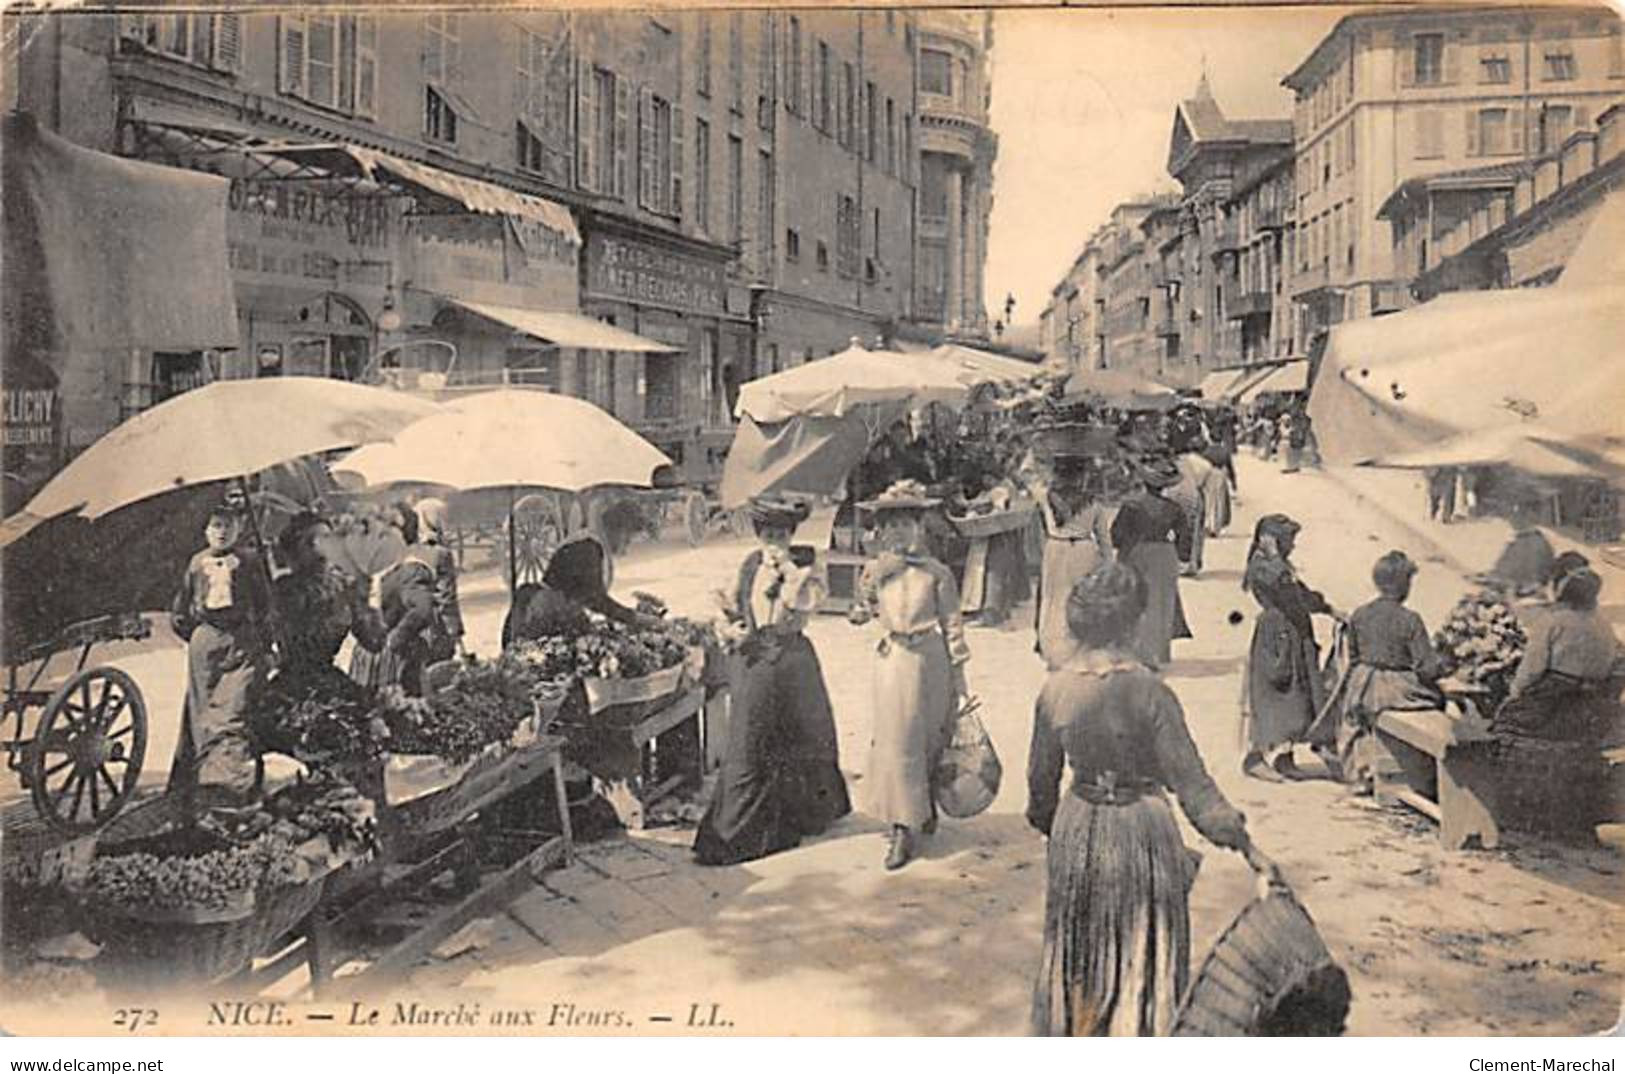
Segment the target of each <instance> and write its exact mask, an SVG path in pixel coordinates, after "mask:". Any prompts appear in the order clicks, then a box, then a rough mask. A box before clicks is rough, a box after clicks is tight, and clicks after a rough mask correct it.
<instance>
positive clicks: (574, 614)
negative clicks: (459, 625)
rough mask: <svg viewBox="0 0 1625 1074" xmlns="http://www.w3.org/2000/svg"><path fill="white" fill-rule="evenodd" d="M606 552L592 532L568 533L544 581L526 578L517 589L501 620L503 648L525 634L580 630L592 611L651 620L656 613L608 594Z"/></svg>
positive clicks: (633, 621)
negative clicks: (530, 581) (629, 605)
mask: <svg viewBox="0 0 1625 1074" xmlns="http://www.w3.org/2000/svg"><path fill="white" fill-rule="evenodd" d="M607 557H608V553H607V552H606V551H605V550H604V546H603V544H602V543H601V542H600V541H599V540H598V538H597V537H595V536H593V535H592V534H591V533H587V532H583V533H578V534H576V535H575V536H573V537H568V538H566V539H565V541H564V543H562V544H560V545H559V547H558V549H557V550H556V551H554V553H553V556H552V558H551V559H549V560H548V562H547V570H546V571H544V572H543V574H542V581H541V583H540V584H537V583H534V582H532V583H527V584H525V585H522V586H520V587H519V589H518V590H517V591H516V592H515V593H514V596H513V603H512V605H511V606H510V607H509V609H508V615H507V618H506V619H504V620H503V623H502V647H503V648H504V649H506V648H507V647H508V646H509V645H510V644H512V643H513V642H514V641H516V640H520V639H528V640H535V639H537V638H543V637H548V636H550V635H557V634H576V633H580V632H581V631H582V630H584V629H585V627H584V624H585V621H586V614H587V613H588V612H595V613H597V614H598V615H602V616H603V617H605V618H606V619H613V620H615V621H616V622H619V623H625V624H627V625H629V626H648V625H651V618H652V617H649V616H645V615H642V614H641V613H639V612H638V611H636V610H635V609H633V608H628V607H627V606H626V605H624V604H622V603H620V602H619V601H617V600H616V599H615V598H614V597H612V596H610V595H609V587H608V585H607V584H606V582H605V576H606V574H607V572H606V570H605V562H606V559H607Z"/></svg>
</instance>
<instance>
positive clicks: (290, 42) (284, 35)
mask: <svg viewBox="0 0 1625 1074" xmlns="http://www.w3.org/2000/svg"><path fill="white" fill-rule="evenodd" d="M277 19H278V23H279V25H278V29H279V32H280V35H281V40H282V48H281V51H280V53H279V56H280V61H279V66H278V68H277V89H278V90H280V91H281V92H283V93H287V94H291V95H293V96H295V97H298V96H300V95H302V94H303V93H304V92H305V16H303V15H279V16H277Z"/></svg>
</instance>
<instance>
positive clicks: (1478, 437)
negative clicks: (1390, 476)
mask: <svg viewBox="0 0 1625 1074" xmlns="http://www.w3.org/2000/svg"><path fill="white" fill-rule="evenodd" d="M1368 465H1371V466H1377V467H1384V468H1388V469H1396V470H1432V469H1436V468H1439V467H1447V466H1510V467H1513V468H1514V469H1518V470H1522V471H1524V472H1525V473H1529V474H1535V475H1538V476H1541V477H1602V478H1613V479H1616V480H1617V479H1619V478H1620V477H1625V452H1619V451H1614V452H1610V451H1607V450H1596V449H1595V448H1594V447H1590V446H1587V445H1584V444H1582V443H1579V442H1577V441H1576V439H1575V438H1574V437H1572V436H1570V435H1568V434H1566V433H1564V432H1563V431H1562V430H1560V429H1555V428H1552V427H1550V426H1547V425H1544V424H1541V423H1539V422H1520V423H1518V424H1513V425H1501V426H1495V427H1493V428H1489V429H1484V430H1480V431H1478V432H1471V433H1464V434H1462V435H1460V436H1453V437H1450V438H1448V439H1445V440H1441V441H1439V442H1438V443H1435V444H1429V445H1428V446H1427V447H1423V448H1417V449H1415V450H1413V451H1404V452H1397V453H1395V454H1391V455H1385V456H1383V457H1382V458H1379V459H1375V460H1372V461H1371V462H1370V463H1368Z"/></svg>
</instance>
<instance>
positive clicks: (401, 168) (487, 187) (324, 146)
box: [255, 143, 581, 246]
mask: <svg viewBox="0 0 1625 1074" xmlns="http://www.w3.org/2000/svg"><path fill="white" fill-rule="evenodd" d="M255 148H256V150H258V151H261V152H266V153H274V154H276V155H277V156H280V157H284V158H286V159H288V160H294V161H301V162H308V163H311V164H317V165H320V166H321V167H323V168H326V169H328V170H329V171H332V172H335V173H341V174H342V173H344V172H346V171H348V172H351V173H359V174H361V175H363V176H365V177H366V178H368V179H375V180H382V179H387V180H390V181H393V182H396V183H399V184H402V185H404V186H406V187H409V188H411V189H412V190H414V191H415V192H427V193H429V194H432V195H434V196H435V197H440V198H445V199H447V200H448V201H453V202H456V203H457V204H459V205H461V206H463V208H465V209H467V210H468V211H469V212H474V213H486V214H490V215H503V216H512V217H518V218H519V219H522V220H529V221H531V222H533V223H536V224H539V225H541V226H542V227H544V228H546V229H547V230H549V231H552V232H554V233H555V234H557V235H559V236H560V237H561V238H563V239H564V240H565V241H566V242H568V243H570V244H572V245H575V246H579V245H581V232H580V231H578V230H577V229H576V224H575V218H574V217H573V216H571V215H570V210H569V209H567V208H565V207H564V206H563V205H560V204H559V203H558V202H556V201H550V200H548V199H547V198H542V197H537V196H536V195H534V194H523V193H520V192H519V191H517V190H510V189H508V188H507V187H505V186H499V185H497V184H496V183H488V182H486V181H485V180H483V179H473V178H470V177H468V176H466V175H457V174H455V173H454V172H449V171H446V170H445V169H444V168H436V167H434V166H433V165H432V164H422V163H419V162H418V161H415V160H407V159H406V158H404V157H397V156H395V155H393V154H391V153H385V152H383V151H381V150H377V149H369V148H367V147H366V146H359V145H346V144H339V143H319V144H315V145H285V144H280V143H277V144H267V145H263V146H257V147H255Z"/></svg>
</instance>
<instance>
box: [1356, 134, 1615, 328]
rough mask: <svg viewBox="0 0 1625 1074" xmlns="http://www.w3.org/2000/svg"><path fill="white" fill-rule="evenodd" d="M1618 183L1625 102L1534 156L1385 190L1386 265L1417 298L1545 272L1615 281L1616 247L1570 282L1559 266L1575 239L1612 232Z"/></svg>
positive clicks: (1530, 283) (1533, 280)
mask: <svg viewBox="0 0 1625 1074" xmlns="http://www.w3.org/2000/svg"><path fill="white" fill-rule="evenodd" d="M1621 190H1625V105H1614V106H1613V107H1611V108H1608V109H1606V110H1604V111H1603V113H1602V114H1601V115H1599V116H1598V117H1597V129H1596V130H1595V131H1575V132H1574V133H1573V134H1571V135H1569V137H1568V139H1567V141H1565V142H1564V144H1563V145H1562V146H1561V147H1559V148H1557V149H1555V150H1553V151H1552V152H1549V153H1546V154H1543V155H1542V156H1541V157H1539V158H1538V159H1535V160H1532V161H1527V162H1519V163H1517V164H1515V165H1496V166H1492V167H1491V168H1490V169H1474V170H1471V171H1468V172H1460V173H1445V174H1444V175H1440V176H1430V177H1428V178H1425V179H1413V180H1411V181H1410V182H1408V183H1406V184H1405V185H1404V186H1402V187H1401V188H1400V189H1399V190H1398V191H1395V193H1394V195H1393V196H1392V197H1391V198H1389V199H1388V201H1387V202H1386V203H1385V204H1384V206H1383V216H1384V217H1385V218H1386V219H1387V220H1388V222H1389V223H1390V224H1391V225H1392V227H1393V243H1394V256H1395V264H1396V265H1399V266H1401V269H1402V272H1403V274H1404V276H1405V277H1406V278H1407V279H1409V280H1410V281H1411V293H1412V296H1413V297H1415V298H1416V299H1418V300H1420V301H1423V302H1425V301H1428V300H1429V299H1431V298H1433V297H1434V296H1436V295H1438V294H1441V293H1444V292H1447V291H1463V290H1489V289H1493V288H1501V287H1538V286H1542V285H1545V284H1549V283H1552V282H1553V281H1555V280H1563V281H1564V282H1565V286H1567V285H1570V284H1572V283H1575V282H1578V283H1581V284H1586V283H1603V282H1608V283H1615V282H1617V281H1618V276H1619V272H1618V269H1617V265H1618V264H1619V256H1618V253H1617V249H1618V248H1617V246H1616V247H1615V253H1614V256H1613V264H1614V265H1615V266H1616V267H1615V268H1614V269H1612V270H1611V271H1610V270H1609V269H1608V267H1607V264H1606V258H1601V257H1599V258H1598V261H1599V262H1600V263H1598V264H1591V265H1585V266H1583V267H1582V271H1586V272H1590V273H1592V277H1594V278H1586V279H1581V280H1578V281H1576V280H1575V278H1574V276H1573V274H1572V273H1570V272H1569V271H1568V269H1569V265H1570V262H1571V259H1573V258H1574V257H1575V255H1576V253H1577V251H1579V250H1580V249H1581V248H1582V246H1583V245H1585V244H1591V245H1592V246H1593V247H1594V248H1595V249H1596V250H1597V251H1599V252H1600V251H1601V250H1602V249H1603V248H1604V247H1605V246H1606V245H1607V240H1608V237H1609V235H1610V234H1615V233H1617V232H1615V231H1613V230H1612V229H1617V227H1618V221H1619V215H1620V209H1619V205H1618V199H1617V197H1616V196H1615V195H1617V194H1618V193H1619V192H1620V191H1621ZM1599 228H1600V229H1604V230H1603V231H1601V232H1598V230H1597V229H1599Z"/></svg>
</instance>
